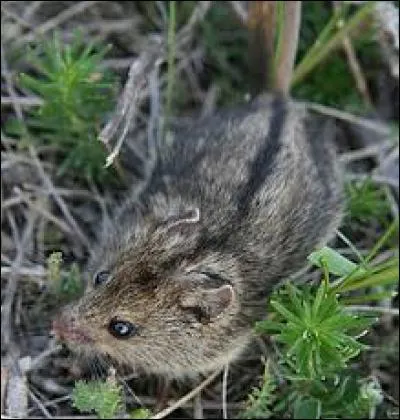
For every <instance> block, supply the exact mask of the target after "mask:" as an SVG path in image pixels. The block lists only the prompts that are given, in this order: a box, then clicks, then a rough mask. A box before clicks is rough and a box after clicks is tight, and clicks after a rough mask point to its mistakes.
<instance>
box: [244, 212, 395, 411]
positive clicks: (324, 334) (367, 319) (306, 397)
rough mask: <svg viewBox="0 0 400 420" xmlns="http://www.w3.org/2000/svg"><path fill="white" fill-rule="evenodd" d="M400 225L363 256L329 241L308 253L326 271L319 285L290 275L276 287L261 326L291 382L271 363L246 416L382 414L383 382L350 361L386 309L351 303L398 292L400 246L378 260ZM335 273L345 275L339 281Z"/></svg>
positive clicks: (281, 370) (380, 297) (367, 300)
mask: <svg viewBox="0 0 400 420" xmlns="http://www.w3.org/2000/svg"><path fill="white" fill-rule="evenodd" d="M397 232H398V221H396V220H395V221H394V222H393V223H392V224H391V225H390V227H389V228H388V230H387V231H386V232H385V234H384V235H383V236H382V237H381V238H380V239H379V241H378V242H377V243H376V245H375V246H374V247H373V248H372V250H371V251H370V253H369V254H368V255H367V257H365V258H362V257H361V261H359V262H358V263H356V262H353V261H351V260H349V259H348V258H346V257H344V256H343V255H340V254H339V253H338V252H336V251H335V250H333V249H331V248H329V247H323V248H322V249H320V250H317V251H315V252H313V253H311V254H310V256H309V258H308V259H309V261H310V262H311V263H312V264H313V265H315V266H317V267H319V268H320V269H321V270H322V272H323V279H322V281H321V283H320V284H319V285H318V286H314V285H303V286H302V287H296V286H294V285H292V284H291V283H289V282H288V283H286V284H285V286H284V287H281V288H279V289H277V290H276V291H275V292H274V293H273V294H272V296H271V298H270V299H269V308H268V314H269V315H268V318H267V319H266V320H263V321H261V322H259V323H257V324H256V330H257V331H258V332H260V333H266V334H268V335H270V336H271V337H272V339H273V341H274V342H275V343H276V351H277V353H276V357H277V359H278V364H277V367H276V369H278V371H279V373H280V377H281V378H283V379H284V382H285V387H284V388H281V387H280V386H278V385H277V382H276V379H275V378H274V377H273V375H272V374H271V369H268V373H267V374H266V373H264V380H263V383H262V386H261V387H260V389H256V390H253V392H252V393H251V394H250V396H249V402H248V407H247V409H246V410H245V412H244V413H243V417H246V418H255V417H256V418H269V417H271V416H277V415H283V414H286V415H287V414H288V413H290V414H291V415H292V416H293V418H366V417H368V418H374V416H375V411H376V408H377V407H378V406H379V405H380V404H381V403H382V401H383V396H382V391H381V388H380V385H379V383H378V382H377V381H376V379H374V378H363V377H360V375H359V374H358V373H354V372H353V371H351V370H350V368H351V363H352V362H353V361H354V360H355V359H356V358H357V356H359V355H360V353H361V352H363V351H366V350H368V346H367V345H366V344H364V343H362V342H361V341H360V339H361V338H362V337H364V336H365V334H366V332H367V331H368V328H369V327H370V326H371V325H372V324H373V323H374V322H375V321H376V318H375V316H376V314H377V313H379V308H377V311H376V313H374V311H373V307H371V306H370V307H368V309H369V311H368V313H367V312H363V311H362V307H361V308H358V309H359V310H358V312H355V311H354V310H352V308H351V305H352V304H354V303H365V302H374V301H379V300H382V299H385V298H387V297H392V296H393V288H390V287H389V286H393V285H394V284H396V283H397V282H398V279H399V259H398V252H397V251H395V250H394V255H393V256H392V257H390V258H388V259H386V260H385V261H383V262H380V263H378V264H372V263H371V261H372V260H373V258H374V257H375V256H376V255H377V253H378V252H379V251H380V250H381V249H382V248H383V247H384V246H386V245H387V243H388V242H389V240H390V239H391V237H392V236H393V235H394V234H395V233H397ZM357 255H359V253H357ZM332 276H336V277H337V279H336V280H335V281H332V280H331V277H332ZM376 289H377V290H378V291H377V290H376ZM371 309H372V310H371ZM253 416H254V417H253Z"/></svg>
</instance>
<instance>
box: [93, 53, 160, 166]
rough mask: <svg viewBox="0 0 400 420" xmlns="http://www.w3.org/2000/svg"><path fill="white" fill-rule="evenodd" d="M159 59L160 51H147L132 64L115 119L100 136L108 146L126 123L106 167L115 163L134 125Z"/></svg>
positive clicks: (108, 157)
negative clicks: (150, 77) (149, 74)
mask: <svg viewBox="0 0 400 420" xmlns="http://www.w3.org/2000/svg"><path fill="white" fill-rule="evenodd" d="M157 58H158V51H155V50H153V51H145V52H143V53H142V54H141V55H140V56H139V58H138V59H137V60H135V61H134V62H133V63H132V65H131V67H130V69H129V74H128V80H127V82H126V84H125V86H124V90H123V92H122V95H121V97H120V100H119V102H118V105H117V109H116V112H115V114H114V117H113V118H112V119H111V120H110V121H109V122H108V123H107V125H106V126H105V127H104V128H103V130H102V131H101V133H100V135H99V140H100V141H101V142H102V143H104V144H105V145H107V144H108V143H109V142H110V140H111V138H112V137H113V136H114V135H115V134H116V132H117V130H118V128H119V127H120V125H121V124H122V123H124V124H123V125H124V126H123V128H122V134H121V135H120V136H119V138H118V140H117V142H116V146H115V147H114V149H113V150H112V151H111V153H110V154H109V155H108V156H107V162H106V166H109V165H111V164H112V163H113V161H114V159H115V158H116V156H117V155H118V153H119V151H120V149H121V147H122V144H123V142H124V140H125V137H126V134H127V133H128V130H129V129H130V128H131V127H132V125H133V123H134V116H135V114H136V112H137V107H138V104H139V102H140V100H141V99H143V96H144V94H143V91H144V88H145V87H146V85H147V74H148V72H149V71H150V69H151V68H152V67H153V66H154V64H155V62H156V61H157Z"/></svg>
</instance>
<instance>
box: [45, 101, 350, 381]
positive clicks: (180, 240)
mask: <svg viewBox="0 0 400 420" xmlns="http://www.w3.org/2000/svg"><path fill="white" fill-rule="evenodd" d="M334 139H335V123H334V121H333V120H331V119H329V118H327V117H326V116H321V115H317V114H315V113H313V112H312V111H310V110H309V109H307V107H306V106H305V105H304V104H302V103H299V102H296V101H294V100H292V99H290V98H287V97H283V96H282V95H276V94H267V95H262V96H261V97H258V98H257V99H255V100H252V101H250V102H248V103H246V104H242V105H239V106H234V107H230V108H226V109H222V110H219V111H217V112H216V113H214V114H213V115H210V116H207V117H205V118H199V119H198V120H197V121H196V122H194V123H193V124H191V125H190V126H188V127H186V128H182V129H181V130H180V131H179V132H176V133H173V135H172V136H171V139H170V140H171V141H169V142H164V143H165V144H164V146H163V149H162V150H161V152H160V153H159V156H158V158H157V164H156V165H155V169H154V171H153V174H152V176H151V178H150V179H149V182H148V184H147V187H146V188H145V189H143V191H141V193H140V194H139V195H137V194H133V192H132V193H128V194H127V197H126V200H125V202H124V203H123V204H122V205H121V206H120V207H119V208H118V209H117V210H116V211H115V213H114V214H113V217H112V223H111V226H110V227H109V229H108V230H107V232H105V233H103V234H102V235H101V236H100V237H99V238H98V241H97V243H96V248H95V251H94V253H93V257H92V258H91V260H90V261H89V263H88V270H87V271H88V273H89V280H88V282H87V288H86V290H85V292H84V294H83V296H82V297H81V298H80V299H79V300H78V301H76V302H73V303H71V304H69V305H67V306H66V307H65V308H63V309H62V311H61V313H60V314H59V316H58V317H57V318H56V319H55V320H54V322H53V331H54V333H55V335H56V337H57V338H58V339H60V340H62V341H64V342H65V343H66V344H67V345H68V346H69V347H70V348H71V349H72V350H76V351H78V352H81V353H83V354H87V355H91V354H99V355H103V356H106V357H108V358H110V359H111V360H113V361H114V362H115V363H117V364H121V365H125V366H130V367H134V368H135V370H136V371H139V372H143V373H146V374H159V375H164V376H166V377H171V378H179V377H185V376H190V375H197V374H204V373H207V372H209V371H211V370H214V369H218V368H220V367H221V366H225V365H226V364H227V363H231V362H232V361H234V360H236V359H237V358H239V357H240V355H241V354H242V353H243V352H245V349H246V348H247V346H248V345H249V344H250V343H251V340H252V338H253V337H254V325H255V322H256V321H259V320H262V319H263V318H265V317H266V316H267V299H268V296H269V295H270V293H271V291H272V290H273V288H274V287H275V286H276V285H277V284H278V283H279V282H281V281H282V280H285V279H287V278H288V276H290V275H291V274H293V273H294V272H296V271H298V270H299V269H301V268H302V267H304V265H305V264H306V258H307V256H308V255H309V254H310V253H311V252H312V251H314V250H315V249H317V248H318V247H321V246H323V245H325V244H326V243H328V242H329V241H330V240H331V239H333V238H334V236H335V232H336V229H337V228H338V227H339V226H340V223H341V220H342V215H343V189H342V180H341V172H342V171H341V170H340V168H339V166H338V160H337V158H336V151H335V142H334Z"/></svg>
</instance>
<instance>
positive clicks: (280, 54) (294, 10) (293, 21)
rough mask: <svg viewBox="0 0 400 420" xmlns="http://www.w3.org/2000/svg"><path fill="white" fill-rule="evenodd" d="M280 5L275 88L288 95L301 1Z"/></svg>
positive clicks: (297, 38) (297, 35)
mask: <svg viewBox="0 0 400 420" xmlns="http://www.w3.org/2000/svg"><path fill="white" fill-rule="evenodd" d="M278 5H280V7H278V23H279V32H278V36H279V38H278V43H277V47H276V55H275V69H274V88H275V89H276V90H277V91H278V92H280V93H283V94H284V95H287V94H288V93H289V88H290V81H291V78H292V73H293V66H294V61H295V58H296V53H297V46H298V41H299V32H300V21H301V1H290V2H282V3H281V2H278ZM282 8H283V9H284V10H283V11H282V10H281V9H282ZM282 15H283V16H282Z"/></svg>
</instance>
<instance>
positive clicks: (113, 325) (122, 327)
mask: <svg viewBox="0 0 400 420" xmlns="http://www.w3.org/2000/svg"><path fill="white" fill-rule="evenodd" d="M108 331H109V332H110V334H112V335H113V336H114V337H116V338H128V337H132V336H133V335H135V334H136V333H137V328H136V327H135V325H133V324H132V323H130V322H128V321H121V320H118V319H114V320H112V321H110V323H109V324H108Z"/></svg>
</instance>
